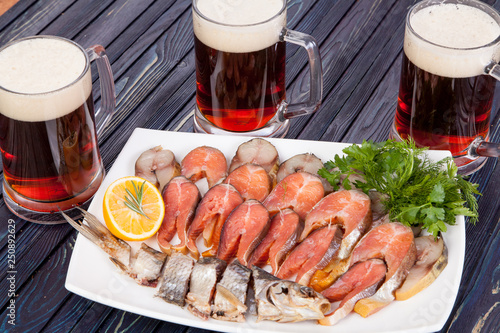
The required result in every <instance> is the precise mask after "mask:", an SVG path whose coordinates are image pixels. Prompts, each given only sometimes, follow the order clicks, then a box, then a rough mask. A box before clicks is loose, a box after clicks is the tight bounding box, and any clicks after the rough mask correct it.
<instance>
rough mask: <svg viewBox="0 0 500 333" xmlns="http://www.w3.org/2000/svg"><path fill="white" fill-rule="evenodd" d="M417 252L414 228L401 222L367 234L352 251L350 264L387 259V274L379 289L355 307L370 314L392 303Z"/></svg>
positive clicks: (358, 311) (392, 223) (364, 314)
mask: <svg viewBox="0 0 500 333" xmlns="http://www.w3.org/2000/svg"><path fill="white" fill-rule="evenodd" d="M416 256H417V250H416V247H415V241H414V236H413V231H412V230H411V228H410V227H407V226H404V225H403V224H401V223H399V222H391V223H385V224H381V225H379V226H378V227H375V228H373V229H371V230H370V231H369V232H368V233H367V234H366V235H365V236H363V238H361V240H360V241H359V243H358V244H357V245H356V247H355V248H354V250H353V252H352V255H351V262H350V266H351V267H352V265H354V264H356V263H357V262H360V261H365V260H369V259H375V258H378V259H383V260H384V261H385V263H386V265H387V274H386V277H385V280H384V283H383V284H382V285H381V286H380V288H379V289H378V290H377V292H376V293H375V294H374V295H373V296H371V297H368V298H364V299H362V300H360V301H358V302H357V303H356V305H355V307H354V311H356V312H357V313H359V314H361V315H362V316H364V317H366V316H369V315H371V314H373V313H375V312H377V311H379V310H380V309H382V308H383V307H385V306H387V305H388V304H389V303H391V302H392V301H393V300H394V298H395V297H394V292H395V290H397V289H398V288H399V287H400V286H401V284H402V283H403V282H404V280H405V278H406V276H407V275H408V272H409V271H410V269H411V267H412V266H413V265H414V264H415V260H416Z"/></svg>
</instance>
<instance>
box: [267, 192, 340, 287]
mask: <svg viewBox="0 0 500 333" xmlns="http://www.w3.org/2000/svg"><path fill="white" fill-rule="evenodd" d="M321 186H323V185H321ZM341 240H342V231H341V229H340V228H339V227H338V226H337V225H328V226H326V227H323V228H321V229H317V230H315V231H314V232H313V233H311V234H310V235H309V236H308V237H307V238H306V239H304V240H303V241H302V242H301V243H300V244H299V245H297V247H295V248H294V249H293V250H292V252H290V254H289V255H288V257H287V258H286V259H285V261H284V262H283V264H282V265H281V266H280V268H279V270H278V272H277V273H276V276H277V277H278V278H280V279H289V278H291V277H292V276H293V275H294V274H297V277H296V279H295V281H296V282H298V283H300V284H303V285H306V286H307V285H308V284H309V280H310V279H311V276H312V274H313V273H314V272H315V271H316V270H318V269H322V268H323V267H325V266H326V265H327V264H328V263H329V262H330V260H331V259H332V258H333V257H334V256H335V255H336V254H337V251H338V250H339V248H340V243H341Z"/></svg>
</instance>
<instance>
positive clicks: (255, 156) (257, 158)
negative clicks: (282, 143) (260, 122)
mask: <svg viewBox="0 0 500 333" xmlns="http://www.w3.org/2000/svg"><path fill="white" fill-rule="evenodd" d="M247 163H250V164H257V165H260V166H261V167H263V168H264V169H265V170H266V172H267V173H268V174H269V177H270V178H271V181H272V184H273V186H274V185H275V184H276V172H278V168H279V166H280V159H279V155H278V150H276V147H274V146H273V144H272V143H270V142H269V141H267V140H265V139H262V138H255V139H252V140H249V141H247V142H244V143H242V144H241V145H239V147H238V149H237V150H236V154H235V155H234V157H233V158H232V160H231V165H230V166H229V172H233V171H234V170H235V169H236V168H238V167H240V166H242V165H244V164H247Z"/></svg>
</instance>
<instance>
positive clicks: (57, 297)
mask: <svg viewBox="0 0 500 333" xmlns="http://www.w3.org/2000/svg"><path fill="white" fill-rule="evenodd" d="M9 1H10V0H9ZM414 2H415V1H414V0H397V1H396V0H359V1H354V0H351V1H347V0H291V1H289V3H288V8H289V9H288V26H289V28H292V29H295V30H297V31H301V32H304V33H308V34H311V35H313V36H314V37H315V38H316V39H317V41H318V45H319V46H320V51H321V54H322V65H323V73H324V102H323V105H322V107H321V108H320V110H319V111H318V112H317V113H316V114H315V115H313V116H309V117H302V118H298V119H293V120H292V122H291V129H290V132H289V133H288V135H287V137H288V138H301V139H311V140H323V141H343V142H361V140H362V139H373V140H375V141H379V140H385V139H386V138H387V133H388V132H389V129H390V126H391V125H392V122H393V117H394V110H395V105H396V99H397V90H398V83H399V71H400V66H401V51H402V40H403V28H404V26H403V24H404V17H405V15H406V12H407V10H408V8H409V7H410V6H411V5H412V4H413V3H414ZM485 2H487V3H489V4H491V5H493V6H494V7H495V8H497V9H500V2H499V1H492V0H488V1H485ZM2 4H3V3H2ZM190 6H191V2H190V1H189V0H102V1H92V0H44V1H41V0H38V1H37V0H22V1H19V2H17V3H16V4H15V5H14V6H13V7H12V8H10V9H9V10H8V11H7V12H5V14H3V15H1V16H0V46H1V45H3V44H5V43H6V42H8V41H10V40H12V39H15V38H19V37H24V36H29V35H34V34H55V35H60V36H65V37H68V38H71V39H74V40H75V41H77V42H79V43H81V44H82V45H83V46H84V47H88V46H90V45H92V44H96V43H99V44H102V45H104V46H105V47H106V49H107V53H108V55H109V59H110V61H111V64H112V69H113V72H114V77H115V83H116V93H117V102H118V104H117V115H116V117H115V118H114V119H113V121H112V122H111V124H110V127H109V129H108V130H107V131H106V132H105V134H104V135H103V136H102V137H101V138H100V139H101V140H100V148H101V154H102V157H103V161H104V164H105V167H106V168H107V169H109V168H110V167H111V165H112V163H113V161H114V160H115V159H116V157H117V155H118V154H119V152H120V151H121V149H122V148H123V145H124V144H125V142H126V141H127V140H128V137H129V135H130V134H131V132H132V131H133V129H134V128H136V127H146V128H153V129H168V130H180V131H192V128H193V127H192V119H191V117H192V111H193V109H194V105H195V93H194V87H195V77H194V52H193V39H192V22H191V7H190ZM0 10H1V7H0ZM93 79H94V81H95V85H94V97H95V99H96V105H97V106H98V105H99V103H100V100H99V99H100V92H99V81H98V79H97V74H96V73H93ZM308 80H309V72H308V66H307V59H306V55H305V52H304V50H303V49H301V48H299V47H297V46H293V45H288V46H287V89H288V91H287V96H289V97H290V98H291V101H292V102H295V101H301V100H303V99H304V98H305V97H306V96H307V91H308V87H309V81H308ZM497 90H499V89H497ZM497 96H500V94H497ZM497 100H498V97H497ZM498 108H499V103H498V102H496V103H495V108H494V110H493V113H492V115H493V121H492V129H493V131H492V133H491V139H492V141H496V142H500V126H499V125H500V112H498ZM0 179H1V174H0ZM471 181H474V182H477V183H479V184H480V190H481V192H483V196H482V197H480V198H479V208H480V222H479V223H478V224H477V225H476V226H472V225H467V241H466V258H465V264H464V271H463V276H462V281H463V282H462V286H461V288H460V290H459V295H458V298H457V301H456V303H455V307H454V310H453V313H452V316H451V317H450V318H449V320H448V322H447V324H446V325H445V327H444V328H443V332H444V331H448V332H464V331H473V332H494V331H499V329H500V298H499V293H500V287H499V286H500V274H499V272H500V255H499V253H500V209H499V207H500V166H499V163H498V159H491V160H490V161H488V163H487V164H486V166H485V167H484V168H483V169H482V170H481V171H480V172H478V173H476V174H474V175H473V176H472V177H471ZM9 219H13V220H14V221H15V223H16V256H17V258H16V259H17V262H18V270H17V274H16V287H17V289H16V300H18V303H17V304H18V309H17V310H18V312H17V315H18V317H17V319H18V321H17V324H18V325H16V327H15V328H14V329H13V327H11V326H9V325H8V323H7V313H8V309H7V305H8V302H9V297H8V295H7V292H6V290H7V289H8V287H9V286H8V281H7V280H6V277H7V274H6V272H7V260H6V259H7V252H8V248H7V241H6V238H7V224H8V221H9ZM75 236H76V232H75V231H74V230H73V229H71V227H69V226H67V225H59V226H40V225H36V224H33V223H28V222H25V221H23V220H21V219H19V218H17V217H15V216H14V215H13V214H12V213H10V212H9V211H8V209H7V208H6V206H5V204H4V202H3V200H2V197H1V195H0V239H1V241H2V243H0V244H1V245H0V260H1V261H0V291H1V293H0V305H1V311H0V312H1V315H2V320H1V321H0V331H2V332H3V331H14V332H39V331H41V332H69V331H74V332H96V331H120V332H124V331H133V332H151V331H167V332H179V333H180V332H190V333H202V332H207V331H205V330H201V329H195V328H187V327H184V326H181V325H176V324H172V323H168V322H162V321H159V320H155V319H151V318H147V317H142V316H137V315H135V314H131V313H128V312H125V311H121V310H117V309H113V308H109V307H107V306H104V305H101V304H99V303H94V302H92V301H89V300H87V299H84V298H82V297H80V296H77V295H74V294H72V293H70V292H68V291H67V290H66V289H65V288H64V280H65V276H66V271H67V267H68V263H69V258H70V256H71V252H72V248H73V245H74V242H75Z"/></svg>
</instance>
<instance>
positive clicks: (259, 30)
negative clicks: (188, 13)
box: [193, 0, 286, 53]
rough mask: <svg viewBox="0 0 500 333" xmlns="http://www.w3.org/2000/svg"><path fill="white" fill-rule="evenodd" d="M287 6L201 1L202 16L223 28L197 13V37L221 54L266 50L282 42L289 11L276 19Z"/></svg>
mask: <svg viewBox="0 0 500 333" xmlns="http://www.w3.org/2000/svg"><path fill="white" fill-rule="evenodd" d="M283 6H284V4H283V0H251V1H249V0H198V1H197V7H198V10H199V11H200V13H201V14H203V15H204V16H205V17H207V18H209V19H211V20H213V21H216V22H219V23H222V24H223V25H219V24H215V23H213V22H210V21H207V20H206V19H204V18H203V17H200V16H199V15H198V14H197V13H196V12H195V11H194V9H193V29H194V33H195V35H196V37H197V38H198V39H199V40H200V41H201V42H202V43H203V44H205V45H207V46H210V47H212V48H214V49H217V50H220V51H224V52H235V53H243V52H252V51H258V50H262V49H265V48H266V47H269V46H271V45H273V44H275V43H277V42H278V41H279V34H280V32H281V30H282V28H283V27H285V25H286V9H285V10H283V12H282V13H281V14H280V15H278V16H277V17H275V18H273V17H274V16H275V15H276V14H278V13H279V12H280V10H281V9H282V8H283ZM261 22H262V23H261ZM256 23H261V24H256ZM238 25H240V26H238ZM241 25H244V26H241Z"/></svg>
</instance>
